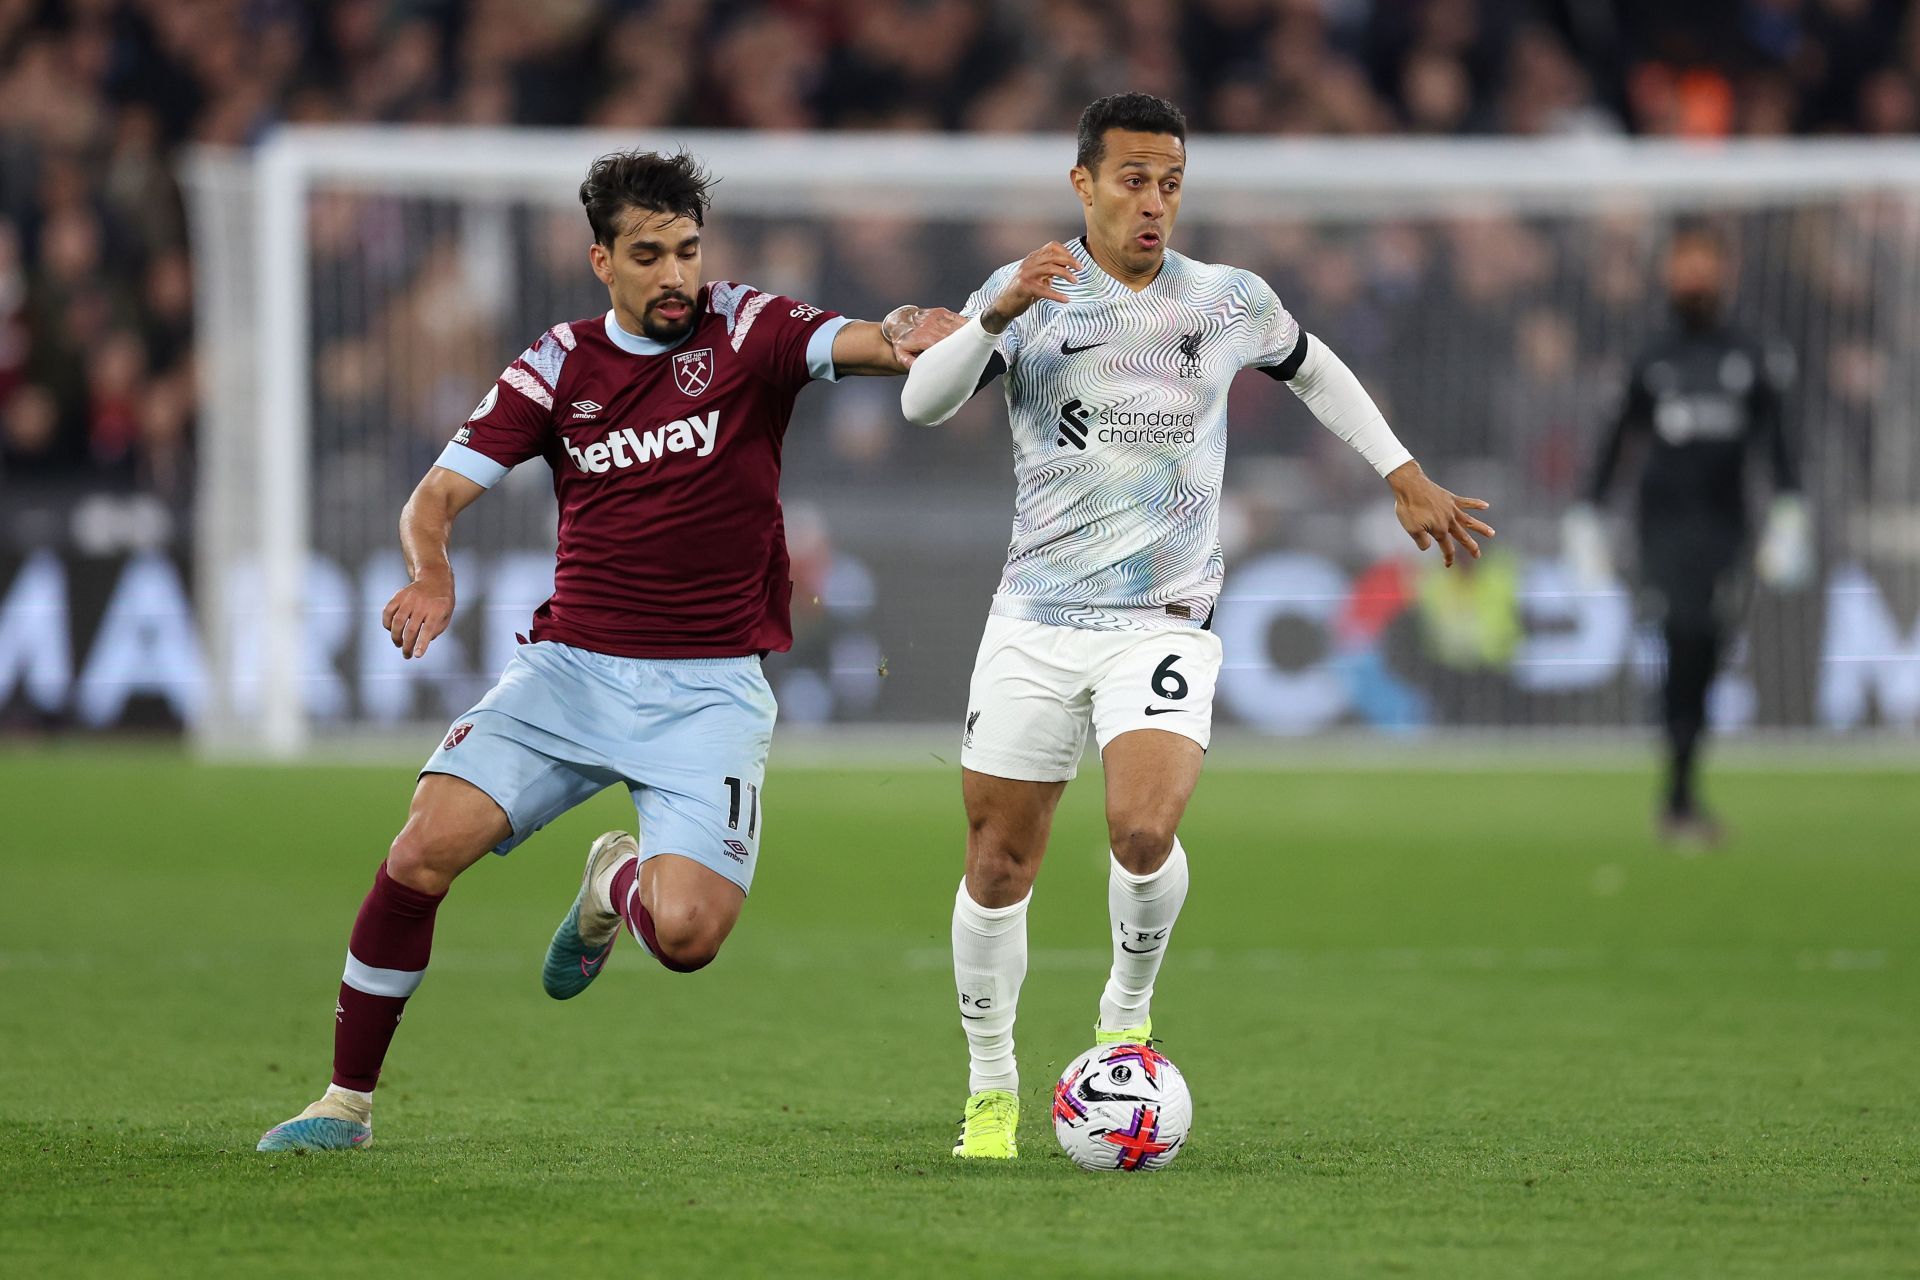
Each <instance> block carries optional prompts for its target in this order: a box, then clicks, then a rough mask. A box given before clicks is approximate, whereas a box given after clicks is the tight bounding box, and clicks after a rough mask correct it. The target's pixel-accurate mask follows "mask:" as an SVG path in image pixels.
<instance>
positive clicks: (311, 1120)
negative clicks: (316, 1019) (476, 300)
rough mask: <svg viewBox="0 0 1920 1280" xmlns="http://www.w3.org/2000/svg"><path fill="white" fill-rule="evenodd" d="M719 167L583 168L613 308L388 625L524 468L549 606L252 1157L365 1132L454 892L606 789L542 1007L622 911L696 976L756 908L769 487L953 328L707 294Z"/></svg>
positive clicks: (409, 619)
mask: <svg viewBox="0 0 1920 1280" xmlns="http://www.w3.org/2000/svg"><path fill="white" fill-rule="evenodd" d="M709 181H710V180H709V178H708V177H707V175H706V174H704V173H703V172H701V170H700V168H699V166H698V165H697V164H696V162H695V161H694V160H693V158H692V157H690V156H687V155H676V156H662V155H657V154H653V153H641V152H620V153H616V154H613V155H607V156H603V157H601V158H600V159H599V160H596V161H595V162H594V164H593V166H592V168H591V169H590V170H589V171H588V173H587V178H586V181H585V182H583V183H582V184H581V186H580V202H581V203H582V204H583V205H585V206H586V213H587V221H588V223H589V224H590V225H591V226H592V229H593V244H592V246H591V248H590V249H589V255H590V258H591V261H592V265H593V271H594V274H595V275H596V276H598V277H599V279H600V281H601V283H603V284H605V285H606V286H607V294H608V297H609V299H610V301H611V307H610V308H609V310H608V311H607V312H606V314H605V315H604V316H594V317H592V318H590V319H586V320H575V321H572V322H571V323H568V324H558V325H555V326H554V327H553V328H551V329H549V330H547V332H546V333H545V334H543V335H542V336H541V337H540V339H539V340H538V341H536V342H535V343H534V344H533V346H531V347H529V348H528V349H527V350H526V351H525V352H523V353H521V355H520V357H519V359H517V360H515V361H514V362H513V363H512V364H510V365H508V366H507V369H506V371H505V372H504V373H502V374H501V375H500V377H499V380H498V381H497V382H496V383H495V384H494V385H493V387H492V388H491V389H490V390H489V391H488V392H487V394H486V396H485V397H484V398H483V399H482V400H481V401H480V404H479V407H478V408H476V409H475V410H474V411H473V414H472V416H471V417H469V418H468V419H467V422H466V425H464V426H462V427H461V428H460V429H459V431H458V432H457V433H455V435H454V438H453V442H452V443H451V444H449V445H448V446H447V448H446V451H445V452H444V453H442V454H441V455H440V459H439V462H438V464H437V465H435V466H434V467H433V468H432V469H431V470H430V471H428V473H427V476H426V478H425V479H424V480H422V481H421V482H420V485H419V487H418V488H417V489H415V490H414V493H413V496H412V498H411V499H409V500H408V502H407V505H406V508H405V510H404V511H402V513H401V516H400V542H401V546H402V548H403V550H404V551H405V554H406V560H407V568H408V572H409V574H410V576H411V578H412V581H410V582H409V583H408V584H407V585H406V586H404V587H402V588H401V589H400V590H399V591H398V592H397V593H396V594H395V595H394V597H393V599H392V600H391V601H390V602H388V604H387V607H386V609H385V611H384V613H383V614H382V615H381V616H382V623H383V625H385V626H386V627H387V628H388V629H389V630H390V631H391V633H392V636H393V643H394V644H395V645H396V646H398V647H399V649H400V651H401V653H402V655H403V656H405V657H407V658H417V657H420V656H421V655H423V654H425V653H426V652H427V649H428V647H429V646H430V645H431V644H432V643H433V640H434V637H436V636H438V635H439V634H440V633H441V632H442V631H444V630H445V629H446V627H447V624H448V621H449V619H451V617H452V616H453V609H454V583H453V571H452V569H451V568H450V566H449V564H448V559H447V539H448V534H449V531H450V530H451V528H452V525H453V521H454V518H455V517H456V516H458V515H459V513H460V512H461V511H462V510H464V509H465V508H466V507H467V506H468V504H470V503H471V502H473V500H474V499H476V498H478V497H479V496H480V495H481V494H482V493H484V492H486V491H487V489H488V488H489V487H490V486H492V485H493V484H495V483H497V482H498V481H499V480H500V478H501V477H503V476H505V475H506V474H507V472H508V470H509V469H510V468H512V467H513V466H515V465H516V464H518V463H521V462H526V461H528V460H530V459H533V458H541V459H544V460H545V462H546V464H547V466H548V467H550V468H552V471H553V488H554V496H555V497H556V499H557V500H558V503H559V546H558V552H557V559H556V563H555V570H554V587H553V596H552V598H550V599H549V600H548V601H547V602H546V603H545V604H543V605H541V606H540V608H539V609H538V611H536V612H535V614H534V618H533V626H532V642H531V643H528V644H525V645H523V646H522V647H521V648H520V649H519V651H518V652H517V653H516V654H515V655H514V657H513V660H512V661H511V662H509V663H508V664H507V669H506V670H505V672H503V673H502V675H501V677H500V682H499V683H498V684H497V685H495V686H494V688H493V690H492V691H491V692H489V693H488V694H487V695H486V696H485V697H484V698H482V699H481V700H480V702H479V704H478V705H477V706H475V707H474V708H473V709H472V710H471V711H469V712H467V713H466V714H465V715H463V716H461V717H460V718H459V719H458V720H457V721H456V722H455V723H454V724H453V726H452V727H451V729H450V730H449V731H448V733H447V735H446V738H445V740H444V741H443V742H441V744H440V747H439V750H437V751H435V752H434V753H433V755H432V757H431V758H430V759H429V760H428V761H427V762H426V765H425V767H424V769H423V770H422V772H421V774H420V778H419V783H418V785H417V787H416V788H415V790H414V794H413V804H412V807H411V809H410V810H409V812H408V814H407V821H406V825H405V826H404V827H403V828H402V829H401V831H400V834H399V835H398V837H396V838H395V840H394V841H393V846H392V848H391V850H390V851H389V852H388V854H387V857H386V860H385V862H383V863H382V864H381V866H380V868H379V870H378V871H377V872H376V873H375V875H374V882H373V890H372V892H370V893H369V894H368V895H367V897H366V901H365V902H364V903H362V904H361V907H360V914H359V916H358V917H357V918H356V919H355V920H354V924H353V932H352V935H351V936H350V938H349V941H348V947H347V963H346V973H345V976H344V977H343V978H342V980H341V984H340V996H339V1003H338V1005H337V1006H336V1008H335V1010H334V1022H335V1026H334V1054H333V1083H332V1085H331V1086H330V1087H329V1088H328V1089H327V1091H326V1093H325V1095H324V1096H323V1097H321V1098H320V1100H319V1101H317V1102H315V1103H314V1104H313V1105H312V1106H310V1107H308V1108H307V1109H306V1110H305V1111H303V1112H302V1113H301V1114H300V1115H298V1116H296V1117H295V1118H294V1119H292V1120H289V1121H287V1122H286V1123H284V1124H281V1125H278V1126H276V1127H275V1128H273V1129H272V1130H270V1131H268V1133H267V1134H266V1135H265V1136H264V1137H263V1138H261V1140H260V1144H259V1145H260V1149H261V1150H262V1151H283V1150H294V1149H306V1150H328V1149H343V1148H352V1147H358V1146H362V1145H364V1144H365V1143H366V1142H367V1141H368V1140H369V1139H370V1138H371V1136H372V1132H373V1128H372V1126H373V1091H374V1085H375V1083H376V1081H377V1080H378V1079H379V1076H380V1067H381V1063H382V1062H383V1060H384V1059H385V1058H386V1055H387V1047H388V1045H389V1044H390V1042H391V1041H392V1039H393V1033H394V1029H395V1028H396V1026H397V1025H398V1024H399V1021H400V1014H401V1011H402V1009H403V1008H405V1006H406V1003H407V999H408V997H409V996H411V995H412V994H413V993H414V991H415V989H416V988H418V987H419V985H420V980H421V978H422V977H423V976H424V975H425V973H426V968H427V957H428V952H429V950H430V948H431V945H432V941H433V922H434V915H435V913H436V912H437V911H438V910H439V907H440V903H441V900H442V899H443V898H444V897H445V895H446V893H447V889H448V886H450V885H451V884H452V883H453V881H454V878H455V877H457V876H458V875H459V874H460V873H461V872H463V871H465V870H466V869H467V868H468V867H470V866H472V865H473V864H474V863H475V862H478V861H479V860H480V859H481V858H482V857H484V856H485V855H486V854H487V853H488V852H494V853H502V854H504V853H506V852H508V851H509V850H511V849H513V848H514V847H515V846H517V845H518V844H520V843H521V842H522V841H524V840H525V839H526V838H527V837H528V836H530V835H532V834H533V833H534V832H535V831H537V830H539V828H540V827H542V826H544V825H545V824H546V823H548V822H551V821H552V820H553V819H554V818H556V817H558V816H559V815H560V814H562V813H564V812H566V811H567V810H568V809H571V808H572V807H573V806H575V805H577V804H579V803H581V802H582V801H584V800H586V799H588V798H589V797H591V796H593V795H595V794H596V793H598V792H599V791H601V790H602V789H603V788H605V787H609V786H613V785H615V784H620V785H623V786H625V787H626V788H627V789H628V791H629V792H631V793H632V796H633V800H634V804H635V807H636V809H637V812H638V818H639V832H640V835H639V837H638V839H637V840H636V838H635V837H634V836H632V835H629V834H627V833H625V832H621V831H610V832H608V833H607V834H605V835H603V836H601V837H600V839H599V840H597V841H595V842H594V844H593V846H592V848H591V850H590V851H589V852H588V855H587V864H586V873H585V876H584V878H583V880H582V883H581V886H580V892H579V894H578V896H577V897H576V898H575V899H574V902H573V905H572V907H571V908H570V909H569V910H568V912H567V914H566V917H565V919H564V920H563V921H562V922H561V925H560V927H559V929H558V931H557V932H556V933H555V934H554V937H553V941H552V943H551V945H550V947H549V949H548V952H547V958H546V965H545V971H544V975H543V980H544V984H545V986H546V990H547V993H548V994H549V995H551V996H553V997H554V998H555V999H560V1000H565V999H569V998H571V997H572V996H575V995H578V994H579V993H580V992H581V991H583V990H585V989H586V987H587V984H589V983H591V982H592V981H593V980H594V978H595V977H596V976H597V975H598V974H599V973H600V971H601V968H602V967H603V966H604V965H605V963H606V960H607V956H608V953H609V952H610V951H611V950H612V949H613V944H614V942H615V941H616V940H617V938H618V937H619V933H620V927H621V925H622V924H625V925H626V926H627V927H628V928H629V929H630V930H631V931H632V932H633V934H634V936H635V937H636V938H637V939H638V940H639V942H640V944H641V945H642V946H644V947H645V948H646V949H647V951H648V953H649V954H651V955H652V956H653V957H654V958H655V959H656V960H658V961H659V962H660V963H661V964H662V965H664V966H666V967H667V968H668V969H671V970H674V971H676V972H681V973H685V972H691V971H692V970H695V969H698V968H700V967H701V966H703V965H705V964H707V963H708V962H709V961H711V960H712V959H713V957H714V955H715V953H716V952H718V951H719V949H720V945H721V943H722V942H723V941H724V940H725V939H726V937H727V934H728V932H729V931H730V930H732V928H733V925H734V921H735V920H736V919H737V918H738V917H739V914H740V908H741V905H742V904H743V903H744V902H745V900H746V895H747V889H748V887H749V886H750V885H751V884H752V882H753V872H754V864H755V861H756V859H757V858H758V856H759V851H760V841H761V837H762V835H763V834H764V830H765V823H764V821H763V818H762V814H761V794H760V792H761V782H762V778H763V775H764V773H765V768H766V761H767V747H768V743H769V740H770V738H771V735H772V732H773V720H774V701H773V693H772V691H771V690H770V689H769V688H768V687H767V682H766V679H765V678H764V677H763V676H762V675H761V672H760V655H762V654H764V653H766V652H767V651H768V650H774V649H781V650H784V649H786V648H787V647H788V645H789V644H790V643H791V640H792V634H791V630H790V628H789V623H788V612H787V606H788V595H789V592H790V590H791V586H792V584H791V582H790V581H789V578H788V565H787V550H786V539H785V535H784V531H783V529H782V525H781V516H780V499H779V481H780V453H781V444H782V441H783V438H784V437H785V434H786V430H787V421H788V418H789V417H790V415H791V413H792V411H793V402H794V397H795V396H796V395H797V394H798V393H799V391H800V389H801V388H802V387H804V386H806V384H807V383H808V382H810V381H812V380H814V379H816V378H818V379H825V380H827V381H833V380H835V379H837V378H839V377H840V376H842V375H844V374H897V373H900V372H902V371H904V369H905V368H906V366H907V365H908V364H909V363H910V362H911V361H912V359H913V357H914V356H915V355H916V354H917V353H918V352H919V351H922V350H924V349H925V348H926V346H927V345H928V344H929V343H930V342H931V341H933V340H934V339H935V338H937V337H939V336H941V335H942V334H944V333H946V332H950V331H951V330H952V329H954V328H957V327H958V325H959V323H960V321H959V317H957V316H954V315H953V314H952V313H951V312H933V313H925V314H920V313H917V311H910V312H909V314H906V315H903V314H901V313H898V312H896V313H895V314H894V315H892V316H889V317H888V320H887V321H886V322H883V323H882V324H873V323H869V322H866V321H856V320H848V319H846V318H844V317H842V316H839V315H836V314H835V313H834V312H832V311H828V310H824V309H822V308H820V307H817V306H813V305H811V304H808V303H805V302H797V301H795V300H794V299H792V298H787V297H781V296H779V295H777V294H772V293H767V292H764V291H762V290H759V289H754V288H751V287H749V286H747V285H742V284H734V283H730V282H727V281H715V282H713V283H711V284H705V285H703V284H702V283H701V265H702V264H701V256H700V231H701V226H702V224H703V222H704V221H705V217H706V213H707V207H708V194H707V188H708V185H709ZM916 316H917V317H918V318H917V320H916V319H915V317H916Z"/></svg>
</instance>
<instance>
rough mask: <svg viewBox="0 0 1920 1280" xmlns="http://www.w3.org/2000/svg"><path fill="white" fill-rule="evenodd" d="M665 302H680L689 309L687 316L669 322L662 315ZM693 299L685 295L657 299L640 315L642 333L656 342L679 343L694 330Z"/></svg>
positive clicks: (679, 294) (673, 294) (675, 294)
mask: <svg viewBox="0 0 1920 1280" xmlns="http://www.w3.org/2000/svg"><path fill="white" fill-rule="evenodd" d="M663 302H678V303H681V304H682V305H684V306H685V307H686V309H687V314H686V315H685V316H683V317H681V318H680V319H678V320H667V319H665V318H663V317H662V316H661V315H660V311H659V307H660V304H661V303H663ZM693 321H694V310H693V299H692V298H689V297H688V296H687V295H686V294H684V293H669V294H665V295H663V296H661V297H658V298H655V299H654V300H653V301H652V302H649V303H648V304H647V309H646V310H645V311H642V312H641V313H640V332H642V333H644V334H645V335H646V336H647V337H649V338H652V339H653V340H654V341H655V342H677V341H678V340H680V339H681V338H684V337H686V336H687V330H689V329H691V328H693Z"/></svg>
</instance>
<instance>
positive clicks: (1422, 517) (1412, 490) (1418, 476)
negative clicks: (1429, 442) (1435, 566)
mask: <svg viewBox="0 0 1920 1280" xmlns="http://www.w3.org/2000/svg"><path fill="white" fill-rule="evenodd" d="M1387 483H1388V484H1389V485H1391V486H1392V487H1393V514H1394V515H1396V516H1398V517H1399V519H1400V527H1401V528H1402V529H1405V530H1406V531H1407V536H1408V537H1410V538H1412V539H1413V545H1414V546H1416V547H1419V548H1420V549H1421V550H1422V551H1425V550H1426V549H1427V548H1428V547H1431V546H1433V545H1434V544H1436V543H1438V544H1439V547H1440V556H1441V558H1442V559H1443V560H1444V561H1445V562H1446V565H1447V567H1448V568H1452V567H1453V559H1454V555H1455V553H1456V550H1460V551H1465V552H1466V553H1467V554H1468V555H1470V556H1472V557H1473V558H1474V559H1476V560H1478V559H1479V558H1480V544H1479V543H1478V542H1476V541H1475V540H1474V536H1473V535H1474V534H1476V533H1477V534H1479V535H1480V536H1481V537H1483V538H1491V537H1493V527H1492V526H1491V525H1489V524H1487V523H1486V522H1485V521H1483V520H1480V519H1478V518H1477V517H1475V516H1474V515H1473V514H1472V513H1473V512H1475V511H1485V510H1487V509H1488V507H1489V506H1490V505H1491V504H1489V503H1488V502H1487V501H1486V500H1485V499H1482V498H1463V497H1461V496H1460V495H1459V494H1456V493H1451V492H1449V491H1448V490H1446V489H1443V488H1441V487H1440V486H1439V485H1437V484H1435V483H1434V482H1433V481H1432V480H1431V479H1430V478H1428V476H1427V473H1426V472H1424V471H1422V470H1421V469H1420V464H1419V463H1417V462H1408V463H1406V464H1404V465H1403V466H1401V467H1400V468H1399V469H1398V470H1397V471H1395V472H1394V473H1393V474H1392V475H1390V476H1388V477H1387Z"/></svg>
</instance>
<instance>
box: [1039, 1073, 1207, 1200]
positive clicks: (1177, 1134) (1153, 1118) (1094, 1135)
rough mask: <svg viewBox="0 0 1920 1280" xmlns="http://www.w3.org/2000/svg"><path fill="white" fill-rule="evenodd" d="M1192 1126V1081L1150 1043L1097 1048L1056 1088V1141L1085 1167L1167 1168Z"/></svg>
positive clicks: (1106, 1168) (1062, 1079)
mask: <svg viewBox="0 0 1920 1280" xmlns="http://www.w3.org/2000/svg"><path fill="white" fill-rule="evenodd" d="M1192 1127H1193V1095H1192V1094H1190V1093H1188V1092H1187V1081H1186V1077H1185V1076H1182V1075H1181V1074H1180V1068H1178V1067H1176V1066H1174V1065H1173V1063H1172V1062H1171V1061H1169V1060H1168V1059H1167V1057H1166V1055H1165V1054H1162V1053H1160V1052H1158V1051H1157V1050H1155V1049H1154V1048H1153V1047H1152V1046H1151V1045H1144V1044H1102V1045H1095V1046H1094V1047H1093V1048H1091V1049H1089V1050H1087V1051H1086V1052H1085V1053H1083V1054H1081V1055H1080V1056H1079V1057H1077V1058H1075V1059H1074V1060H1073V1061H1072V1062H1071V1063H1069V1064H1068V1066H1067V1069H1066V1070H1065V1071H1064V1072H1062V1073H1061V1076H1060V1082H1059V1083H1058V1084H1056V1085H1054V1087H1053V1136H1054V1137H1056V1138H1058V1139H1059V1140H1060V1146H1061V1148H1062V1149H1063V1150H1064V1151H1065V1152H1066V1153H1067V1155H1068V1157H1069V1158H1071V1159H1072V1161H1073V1162H1074V1163H1075V1164H1077V1165H1079V1166H1080V1167H1081V1168H1082V1169H1092V1170H1095V1171H1098V1172H1106V1171H1109V1170H1118V1171H1121V1172H1126V1173H1134V1172H1140V1171H1143V1170H1147V1169H1164V1168H1166V1167H1167V1166H1168V1165H1170V1164H1172V1163H1173V1158H1174V1157H1175V1156H1177V1155H1179V1154H1180V1148H1181V1147H1183V1146H1185V1145H1186V1141H1187V1132H1188V1130H1190V1129H1191V1128H1192Z"/></svg>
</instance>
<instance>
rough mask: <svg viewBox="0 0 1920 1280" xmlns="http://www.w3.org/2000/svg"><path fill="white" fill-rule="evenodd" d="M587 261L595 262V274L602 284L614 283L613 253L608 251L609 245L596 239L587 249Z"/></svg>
mask: <svg viewBox="0 0 1920 1280" xmlns="http://www.w3.org/2000/svg"><path fill="white" fill-rule="evenodd" d="M587 261H588V262H590V263H592V264H593V274H594V275H596V276H598V277H599V278H600V283H601V284H606V285H610V284H612V283H613V255H612V254H610V253H608V252H607V246H605V245H603V244H601V243H600V242H599V241H598V240H595V241H594V242H593V244H592V245H591V246H590V247H589V248H588V249H587Z"/></svg>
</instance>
